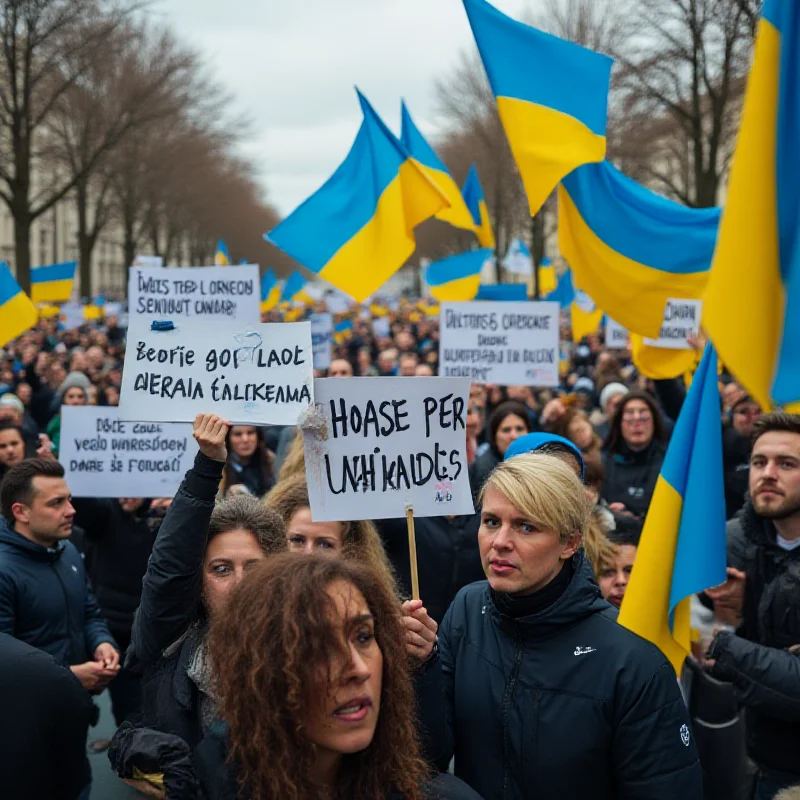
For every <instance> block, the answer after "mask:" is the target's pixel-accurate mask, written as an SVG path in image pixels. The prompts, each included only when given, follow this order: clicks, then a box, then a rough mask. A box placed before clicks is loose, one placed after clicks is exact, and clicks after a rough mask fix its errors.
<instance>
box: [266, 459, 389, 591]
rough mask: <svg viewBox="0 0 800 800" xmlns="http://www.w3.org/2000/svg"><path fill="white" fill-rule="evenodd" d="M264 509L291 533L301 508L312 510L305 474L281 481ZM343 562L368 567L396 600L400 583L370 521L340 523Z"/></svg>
mask: <svg viewBox="0 0 800 800" xmlns="http://www.w3.org/2000/svg"><path fill="white" fill-rule="evenodd" d="M263 502H264V505H265V506H267V508H271V509H272V510H273V511H276V512H277V513H278V516H280V517H281V518H282V519H283V523H284V525H285V526H286V530H287V533H288V530H289V524H290V523H291V521H292V517H293V516H294V515H295V513H296V512H297V511H298V510H299V509H301V508H310V507H311V501H310V500H309V499H308V484H307V483H306V476H305V474H302V473H301V474H299V475H292V476H290V477H288V478H285V479H284V480H280V481H278V483H277V484H276V485H275V486H274V488H273V489H272V490H271V491H270V492H269V493H268V494H267V495H266V496H265V497H264V501H263ZM340 524H341V526H342V558H344V559H346V560H347V561H357V562H358V563H360V564H366V565H367V566H368V567H370V568H371V569H372V570H373V571H374V572H375V574H376V575H378V576H379V577H380V578H381V582H382V583H383V584H384V587H385V588H386V589H387V590H389V591H391V592H392V594H393V595H394V596H395V597H397V596H398V591H397V581H396V580H395V576H394V571H393V570H392V566H391V564H390V563H389V559H388V558H387V557H386V552H385V551H384V549H383V543H382V542H381V538H380V536H379V535H378V531H377V530H376V528H375V526H374V525H373V524H372V523H371V522H370V521H369V520H365V519H362V520H357V521H356V522H341V523H340Z"/></svg>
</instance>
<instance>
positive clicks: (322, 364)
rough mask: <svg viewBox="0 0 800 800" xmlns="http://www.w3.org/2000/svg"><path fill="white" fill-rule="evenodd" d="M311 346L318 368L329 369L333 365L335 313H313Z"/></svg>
mask: <svg viewBox="0 0 800 800" xmlns="http://www.w3.org/2000/svg"><path fill="white" fill-rule="evenodd" d="M309 322H310V323H311V347H312V350H313V361H314V367H315V368H316V369H328V367H329V366H330V365H331V348H332V346H333V314H324V313H323V314H312V315H311V317H310V318H309Z"/></svg>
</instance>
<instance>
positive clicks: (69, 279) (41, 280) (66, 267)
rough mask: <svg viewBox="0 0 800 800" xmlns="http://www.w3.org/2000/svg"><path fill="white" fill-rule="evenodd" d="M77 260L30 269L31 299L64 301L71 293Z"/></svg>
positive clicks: (49, 301)
mask: <svg viewBox="0 0 800 800" xmlns="http://www.w3.org/2000/svg"><path fill="white" fill-rule="evenodd" d="M77 266H78V265H77V262H75V261H66V262H64V263H63V264H51V265H50V266H48V267H34V268H33V269H32V270H31V300H32V301H33V302H34V303H66V302H67V300H69V298H70V295H71V294H72V285H73V283H74V282H75V268H76V267H77Z"/></svg>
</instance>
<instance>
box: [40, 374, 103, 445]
mask: <svg viewBox="0 0 800 800" xmlns="http://www.w3.org/2000/svg"><path fill="white" fill-rule="evenodd" d="M91 386H92V384H91V382H90V380H89V379H88V378H87V377H86V375H84V374H83V373H82V372H70V373H69V375H67V377H66V378H64V380H63V382H62V383H61V385H60V386H59V387H58V397H59V398H60V400H61V405H62V406H85V405H89V389H90V388H91ZM53 410H57V409H53ZM47 435H48V436H49V437H50V440H51V441H52V442H53V452H54V453H55V454H56V455H58V448H59V445H60V443H61V414H60V413H58V414H56V416H54V417H53V418H52V419H51V420H50V422H49V423H48V424H47Z"/></svg>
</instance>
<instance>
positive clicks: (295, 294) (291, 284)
mask: <svg viewBox="0 0 800 800" xmlns="http://www.w3.org/2000/svg"><path fill="white" fill-rule="evenodd" d="M306 283H308V281H307V280H306V279H305V277H304V276H303V274H302V273H301V272H298V270H295V271H294V272H293V273H292V274H291V275H290V276H289V277H288V278H287V279H286V282H285V283H284V284H283V290H282V291H281V298H280V302H281V303H290V302H295V303H301V302H305V300H304V297H305V291H304V289H305V286H306Z"/></svg>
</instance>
